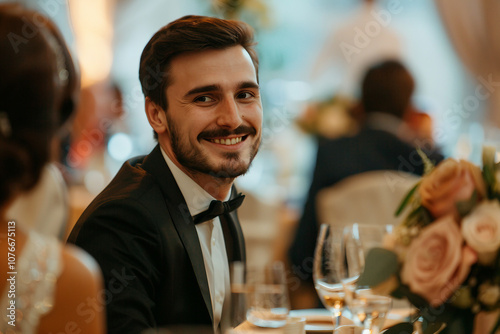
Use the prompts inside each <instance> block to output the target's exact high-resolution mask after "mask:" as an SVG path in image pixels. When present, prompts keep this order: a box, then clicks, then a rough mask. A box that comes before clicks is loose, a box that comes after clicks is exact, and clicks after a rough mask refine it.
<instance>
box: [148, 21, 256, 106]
mask: <svg viewBox="0 0 500 334" xmlns="http://www.w3.org/2000/svg"><path fill="white" fill-rule="evenodd" d="M236 45H241V46H242V47H243V48H244V49H245V50H246V51H247V52H248V53H249V54H250V57H251V58H252V62H253V64H254V66H255V70H256V72H257V71H258V65H259V60H258V58H257V52H256V51H255V49H254V45H255V43H254V41H253V31H252V29H251V28H250V26H248V25H247V24H245V23H243V22H240V21H234V20H223V19H218V18H213V17H206V16H195V15H188V16H184V17H181V18H180V19H177V20H175V21H173V22H171V23H169V24H168V25H166V26H164V27H163V28H161V29H160V30H159V31H158V32H157V33H155V34H154V35H153V37H152V38H151V39H150V40H149V42H148V44H147V45H146V47H145V48H144V50H143V52H142V55H141V63H140V68H139V80H140V81H141V85H142V92H143V93H144V95H145V96H146V97H149V98H150V99H151V101H153V102H154V103H156V104H157V105H159V106H160V107H162V108H163V110H165V111H166V110H167V99H166V96H165V90H166V88H167V87H168V85H169V84H170V77H169V70H170V68H169V67H170V63H171V61H172V59H173V58H174V57H176V56H178V55H180V54H183V53H186V52H193V51H203V50H210V49H226V48H228V47H232V46H236Z"/></svg>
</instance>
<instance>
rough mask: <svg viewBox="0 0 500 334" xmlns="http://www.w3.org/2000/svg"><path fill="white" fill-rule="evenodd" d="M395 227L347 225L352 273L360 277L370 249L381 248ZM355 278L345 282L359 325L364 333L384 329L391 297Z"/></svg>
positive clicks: (346, 297)
mask: <svg viewBox="0 0 500 334" xmlns="http://www.w3.org/2000/svg"><path fill="white" fill-rule="evenodd" d="M392 230H393V226H392V225H364V224H353V225H351V226H348V227H346V228H345V231H344V232H345V239H344V241H345V252H346V253H345V254H346V261H347V263H348V268H349V271H350V272H349V275H352V276H354V277H359V275H360V274H361V273H362V272H363V270H364V268H365V259H366V255H367V254H368V252H369V251H370V250H371V249H373V248H375V247H382V245H383V241H384V238H385V236H386V235H387V234H389V233H391V232H392ZM359 283H360V282H357V281H356V284H353V282H352V281H351V282H347V284H344V290H345V293H346V295H345V302H346V304H347V306H348V307H349V310H350V312H351V314H352V316H353V321H354V322H355V324H356V325H358V326H362V327H363V328H364V329H363V332H362V333H363V334H378V333H379V332H380V330H381V329H382V328H383V324H384V321H385V317H386V315H387V313H388V312H389V310H390V308H391V304H392V300H391V298H390V297H387V296H380V295H377V294H375V293H374V292H373V291H372V290H371V288H370V287H369V286H363V285H360V284H359Z"/></svg>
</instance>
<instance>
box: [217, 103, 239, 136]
mask: <svg viewBox="0 0 500 334" xmlns="http://www.w3.org/2000/svg"><path fill="white" fill-rule="evenodd" d="M218 112H219V115H218V117H217V125H219V126H220V127H223V128H230V129H236V128H237V127H238V126H240V125H241V123H242V122H243V118H242V117H241V111H240V108H239V106H238V104H237V102H236V101H235V100H234V98H230V99H225V100H224V102H223V103H222V104H221V105H220V108H219V111H218Z"/></svg>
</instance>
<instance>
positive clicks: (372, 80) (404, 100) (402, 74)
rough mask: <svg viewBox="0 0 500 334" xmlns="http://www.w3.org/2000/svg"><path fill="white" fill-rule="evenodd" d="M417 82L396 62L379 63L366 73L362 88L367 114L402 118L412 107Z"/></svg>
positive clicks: (362, 101) (363, 102)
mask: <svg viewBox="0 0 500 334" xmlns="http://www.w3.org/2000/svg"><path fill="white" fill-rule="evenodd" d="M414 89H415V81H414V80H413V77H412V75H411V74H410V72H409V71H408V70H407V69H406V67H405V66H404V65H403V64H402V63H400V62H399V61H396V60H388V61H384V62H381V63H378V64H376V65H374V66H372V67H370V69H369V70H368V71H367V72H366V74H365V77H364V79H363V83H362V87H361V103H362V105H363V108H364V110H365V111H366V112H373V111H378V112H384V113H387V114H391V115H394V116H396V117H399V118H402V117H403V115H404V113H405V111H406V109H407V108H408V106H409V105H410V102H411V96H412V94H413V91H414Z"/></svg>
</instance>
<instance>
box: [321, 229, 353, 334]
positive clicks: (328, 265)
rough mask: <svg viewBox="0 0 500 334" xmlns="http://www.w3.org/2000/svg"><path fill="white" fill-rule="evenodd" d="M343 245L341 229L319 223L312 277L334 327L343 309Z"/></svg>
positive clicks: (338, 322)
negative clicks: (330, 315)
mask: <svg viewBox="0 0 500 334" xmlns="http://www.w3.org/2000/svg"><path fill="white" fill-rule="evenodd" d="M343 246H344V244H343V229H342V228H340V227H334V226H331V225H330V224H321V226H320V229H319V234H318V240H317V243H316V249H315V252H314V262H313V279H314V287H315V288H316V292H317V294H318V296H319V297H320V300H321V302H322V303H323V305H324V306H325V308H327V309H328V310H329V311H330V312H331V313H332V316H333V322H334V328H337V327H338V326H339V325H340V319H341V317H342V311H343V309H344V297H345V291H344V289H343V284H342V282H343V281H345V280H346V279H347V271H346V263H345V257H344V251H343Z"/></svg>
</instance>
